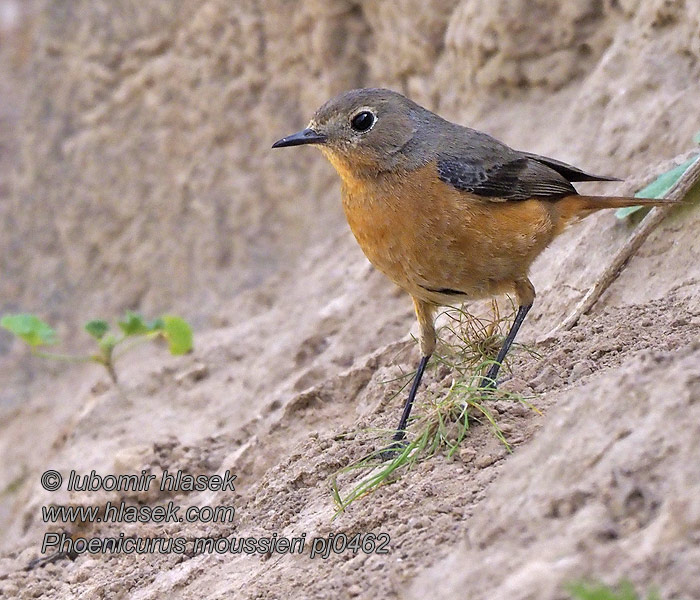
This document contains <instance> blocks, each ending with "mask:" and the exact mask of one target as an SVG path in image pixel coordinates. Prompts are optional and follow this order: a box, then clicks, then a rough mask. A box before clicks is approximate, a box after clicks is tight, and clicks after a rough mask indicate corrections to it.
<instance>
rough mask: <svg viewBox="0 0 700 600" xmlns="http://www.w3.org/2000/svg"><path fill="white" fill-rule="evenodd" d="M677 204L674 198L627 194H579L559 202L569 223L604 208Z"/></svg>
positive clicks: (563, 217) (562, 214) (561, 211)
mask: <svg viewBox="0 0 700 600" xmlns="http://www.w3.org/2000/svg"><path fill="white" fill-rule="evenodd" d="M664 204H677V202H674V201H672V200H665V199H660V200H657V199H653V198H629V197H626V196H579V195H571V196H566V197H565V198H562V199H561V200H560V201H559V202H558V203H557V208H559V210H560V216H561V220H562V221H563V222H564V223H566V224H568V223H570V222H572V221H576V220H578V219H583V218H584V217H587V216H588V215H590V214H592V213H594V212H596V211H598V210H602V209H604V208H624V207H626V206H661V205H664Z"/></svg>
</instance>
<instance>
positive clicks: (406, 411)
mask: <svg viewBox="0 0 700 600" xmlns="http://www.w3.org/2000/svg"><path fill="white" fill-rule="evenodd" d="M429 360H430V355H428V356H421V359H420V363H418V370H417V371H416V376H415V377H414V378H413V384H412V385H411V391H410V392H409V393H408V398H407V399H406V404H404V405H403V413H401V420H400V421H399V425H398V427H397V428H396V433H395V434H394V441H395V442H400V441H401V440H402V439H403V438H405V437H406V423H408V417H410V416H411V409H412V408H413V401H414V400H415V399H416V392H417V391H418V386H419V385H420V380H421V378H422V377H423V371H425V366H426V365H427V364H428V361H429Z"/></svg>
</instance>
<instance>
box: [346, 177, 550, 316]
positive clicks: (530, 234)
mask: <svg viewBox="0 0 700 600" xmlns="http://www.w3.org/2000/svg"><path fill="white" fill-rule="evenodd" d="M343 179H344V181H343V208H344V210H345V215H346V217H347V220H348V223H349V224H350V228H351V230H352V232H353V234H354V235H355V238H356V239H357V241H358V243H359V244H360V247H361V248H362V250H363V251H364V253H365V255H366V256H367V258H368V259H369V260H370V262H371V263H372V264H373V265H374V266H375V267H376V268H377V269H379V270H380V271H381V272H382V273H384V274H385V275H386V276H387V277H389V278H390V279H391V280H392V281H393V282H394V283H396V284H397V285H398V286H400V287H402V288H403V289H405V290H406V291H408V292H409V293H410V294H412V295H413V296H415V297H417V298H419V299H421V300H425V301H427V302H433V303H435V304H447V303H450V300H451V301H459V300H463V299H476V298H483V297H488V296H492V295H495V294H498V293H501V292H504V291H508V290H510V289H512V288H513V285H514V282H515V281H517V280H521V279H523V278H524V277H527V271H528V268H529V266H530V264H531V263H532V261H533V260H534V259H535V257H536V256H537V255H538V254H539V253H540V252H541V251H542V250H543V249H544V248H545V247H546V245H547V244H548V243H549V242H550V241H551V239H552V238H553V237H554V232H555V224H554V221H555V220H556V208H555V205H554V204H553V203H551V202H546V201H541V200H527V201H523V202H493V201H489V200H483V199H479V198H477V197H470V196H469V195H467V194H465V193H463V192H460V191H458V190H456V189H454V188H452V187H451V186H449V185H447V184H445V183H443V182H441V181H440V180H439V179H438V177H437V173H436V171H435V167H434V165H429V166H427V167H424V168H422V169H419V170H417V171H412V172H404V173H402V174H392V175H390V176H386V175H385V176H381V175H380V176H378V177H375V178H372V179H371V180H362V181H358V180H353V179H348V178H345V177H344V178H343ZM440 290H443V291H444V290H452V291H455V292H460V293H461V296H459V295H457V294H452V293H448V294H446V293H444V292H439V291H440Z"/></svg>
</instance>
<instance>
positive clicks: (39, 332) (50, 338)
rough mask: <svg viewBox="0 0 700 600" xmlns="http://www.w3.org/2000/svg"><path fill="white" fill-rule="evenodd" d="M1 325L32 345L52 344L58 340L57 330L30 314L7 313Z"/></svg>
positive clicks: (0, 320)
mask: <svg viewBox="0 0 700 600" xmlns="http://www.w3.org/2000/svg"><path fill="white" fill-rule="evenodd" d="M0 326H2V327H4V328H5V329H7V330H8V331H11V332H12V333H14V334H15V335H16V336H17V337H19V338H22V339H23V340H24V341H25V342H27V344H29V345H30V346H32V347H33V348H34V347H37V346H50V345H53V344H56V343H57V342H58V338H57V337H56V332H55V331H54V330H53V329H52V328H51V326H50V325H49V324H48V323H46V322H45V321H42V320H41V319H40V318H39V317H37V316H35V315H29V314H19V315H5V316H4V317H3V318H2V319H0Z"/></svg>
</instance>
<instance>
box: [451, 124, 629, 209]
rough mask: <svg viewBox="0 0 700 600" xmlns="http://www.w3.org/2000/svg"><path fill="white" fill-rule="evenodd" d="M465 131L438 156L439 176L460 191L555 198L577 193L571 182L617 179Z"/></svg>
mask: <svg viewBox="0 0 700 600" xmlns="http://www.w3.org/2000/svg"><path fill="white" fill-rule="evenodd" d="M464 129H466V128H463V129H462V131H464ZM467 131H468V134H467V135H466V136H465V137H463V138H462V141H463V142H465V143H464V146H463V147H462V148H460V150H459V151H457V149H456V148H455V147H454V146H453V147H452V148H449V149H448V150H446V151H445V152H443V153H441V154H438V157H437V168H438V176H439V177H440V179H441V180H442V181H444V182H445V183H447V184H449V185H451V186H453V187H454V188H456V189H458V190H460V191H463V192H469V193H471V194H475V195H477V196H483V197H484V198H486V199H489V200H493V201H506V200H528V199H530V198H542V199H545V200H558V199H559V198H563V197H564V196H569V195H571V194H576V193H577V192H576V189H575V188H574V186H573V185H571V182H572V181H616V180H615V179H614V178H612V177H603V176H599V175H592V174H590V173H586V172H585V171H582V170H581V169H578V168H576V167H573V166H571V165H568V164H566V163H564V162H560V161H558V160H555V159H553V158H547V157H546V156H539V155H537V154H531V153H529V152H518V151H516V150H513V149H512V148H509V147H508V146H506V145H505V144H502V143H501V142H499V141H498V140H495V139H494V138H491V137H490V136H488V135H486V134H483V133H480V132H476V131H474V130H468V129H467Z"/></svg>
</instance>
